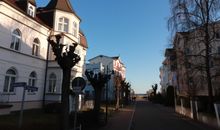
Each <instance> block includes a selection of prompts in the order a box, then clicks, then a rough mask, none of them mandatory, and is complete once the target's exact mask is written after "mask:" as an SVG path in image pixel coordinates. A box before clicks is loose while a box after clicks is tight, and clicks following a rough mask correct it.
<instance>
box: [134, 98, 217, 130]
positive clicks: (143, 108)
mask: <svg viewBox="0 0 220 130" xmlns="http://www.w3.org/2000/svg"><path fill="white" fill-rule="evenodd" d="M133 122H134V130H217V129H215V128H213V127H210V126H208V125H206V124H203V123H200V122H196V121H194V120H192V119H189V118H186V117H183V116H181V115H179V114H177V113H175V112H174V109H171V108H169V107H164V106H162V105H158V104H153V103H151V102H148V101H138V102H137V105H136V110H135V115H134V118H133Z"/></svg>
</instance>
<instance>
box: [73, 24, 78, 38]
mask: <svg viewBox="0 0 220 130" xmlns="http://www.w3.org/2000/svg"><path fill="white" fill-rule="evenodd" d="M77 28H78V25H77V23H76V22H73V36H74V37H77Z"/></svg>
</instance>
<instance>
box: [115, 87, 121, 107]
mask: <svg viewBox="0 0 220 130" xmlns="http://www.w3.org/2000/svg"><path fill="white" fill-rule="evenodd" d="M119 96H120V91H119V87H117V86H116V106H115V109H116V110H118V109H119V101H120V97H119Z"/></svg>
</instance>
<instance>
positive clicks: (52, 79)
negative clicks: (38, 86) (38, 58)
mask: <svg viewBox="0 0 220 130" xmlns="http://www.w3.org/2000/svg"><path fill="white" fill-rule="evenodd" d="M56 80H57V77H56V75H55V74H54V73H52V74H50V76H49V89H48V92H50V93H55V92H56Z"/></svg>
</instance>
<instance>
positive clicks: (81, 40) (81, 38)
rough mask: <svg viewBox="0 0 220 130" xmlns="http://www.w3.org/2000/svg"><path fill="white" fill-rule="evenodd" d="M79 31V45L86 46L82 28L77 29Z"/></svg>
mask: <svg viewBox="0 0 220 130" xmlns="http://www.w3.org/2000/svg"><path fill="white" fill-rule="evenodd" d="M79 33H80V45H81V46H83V47H85V48H88V44H87V40H86V36H85V35H84V33H83V32H82V30H80V31H79Z"/></svg>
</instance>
